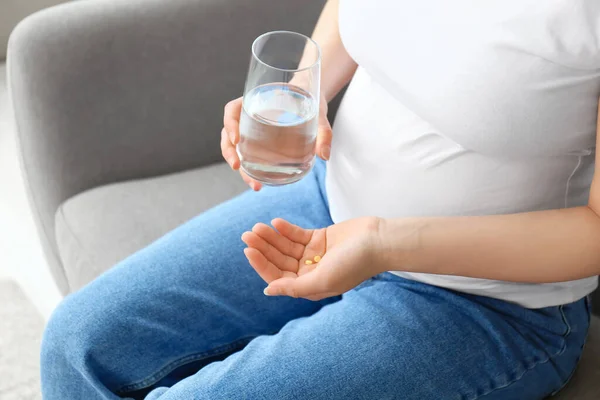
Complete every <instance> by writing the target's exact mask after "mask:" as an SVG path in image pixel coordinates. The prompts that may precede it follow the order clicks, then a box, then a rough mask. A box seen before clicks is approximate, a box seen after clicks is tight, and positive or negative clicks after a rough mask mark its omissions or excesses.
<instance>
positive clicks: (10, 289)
mask: <svg viewBox="0 0 600 400" xmlns="http://www.w3.org/2000/svg"><path fill="white" fill-rule="evenodd" d="M0 304H1V305H2V306H1V307H0V399H2V400H38V399H41V398H42V396H41V393H40V378H39V369H40V362H39V352H40V340H41V337H42V329H43V326H44V319H43V318H42V316H41V315H40V314H39V313H38V312H37V310H36V309H35V307H34V306H33V304H32V303H31V302H30V301H29V300H28V299H27V298H26V297H25V295H24V294H23V292H22V291H21V289H20V287H19V286H18V285H17V284H16V282H14V281H12V280H5V279H0Z"/></svg>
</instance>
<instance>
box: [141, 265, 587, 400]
mask: <svg viewBox="0 0 600 400" xmlns="http://www.w3.org/2000/svg"><path fill="white" fill-rule="evenodd" d="M572 307H573V311H572V312H570V314H572V315H571V316H570V317H569V318H571V317H572V318H571V319H572V321H571V322H566V320H565V319H564V316H565V315H566V313H565V312H564V310H561V309H559V308H558V307H554V308H552V309H544V310H527V309H523V308H521V307H519V306H516V305H510V304H507V303H505V302H501V301H496V300H491V299H484V298H477V297H475V296H468V295H462V294H458V293H455V292H451V291H448V290H445V289H440V288H436V287H432V286H428V285H425V284H421V283H417V282H411V281H406V280H403V279H402V278H397V277H389V276H384V277H383V278H382V277H379V278H376V279H373V280H371V281H368V282H367V283H366V284H363V285H362V286H360V287H359V288H358V289H356V290H353V291H351V292H349V293H348V294H346V295H344V297H343V299H342V300H341V301H339V302H336V303H334V304H330V305H327V306H325V307H323V308H322V309H321V310H320V311H318V312H317V313H315V314H313V315H312V316H310V317H306V318H300V319H296V320H294V321H291V322H289V323H288V324H286V325H285V327H284V328H283V329H282V330H281V331H280V332H279V333H277V334H276V335H272V336H261V337H258V338H256V339H254V340H253V341H252V342H250V344H249V345H248V346H246V347H245V348H244V349H243V350H241V351H239V352H237V353H235V354H234V355H232V356H230V357H228V358H227V359H225V360H224V361H220V362H215V363H212V364H210V365H208V366H206V367H205V368H203V369H202V370H200V371H199V372H198V373H197V374H196V375H194V376H192V377H189V378H187V379H185V380H183V381H181V382H179V383H178V384H177V385H175V386H173V387H171V388H159V389H156V390H155V391H153V392H152V393H151V394H150V395H149V397H148V398H147V399H152V400H155V399H160V400H182V399H213V400H219V399H232V398H235V399H252V400H259V399H275V398H277V399H286V400H287V399H290V400H291V399H313V400H320V399H322V400H328V399H403V400H406V399H418V400H428V399H432V400H437V399H498V400H500V399H502V400H511V399H515V400H517V399H518V400H523V399H542V398H544V397H545V396H546V395H548V394H550V393H552V391H554V390H556V389H558V388H559V387H560V386H561V385H562V383H564V381H565V380H566V379H567V378H568V376H569V373H570V371H571V370H572V369H573V368H574V366H575V363H576V360H577V355H578V354H579V352H580V347H581V344H582V343H583V338H584V337H585V331H586V329H587V325H586V324H587V322H586V321H587V314H586V310H585V305H584V304H583V303H582V302H578V303H576V304H575V305H573V306H572ZM567 349H568V350H567ZM573 349H574V350H573Z"/></svg>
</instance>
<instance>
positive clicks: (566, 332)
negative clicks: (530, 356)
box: [473, 305, 571, 400]
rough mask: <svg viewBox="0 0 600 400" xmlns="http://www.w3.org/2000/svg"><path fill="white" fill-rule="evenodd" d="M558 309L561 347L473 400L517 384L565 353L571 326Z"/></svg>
mask: <svg viewBox="0 0 600 400" xmlns="http://www.w3.org/2000/svg"><path fill="white" fill-rule="evenodd" d="M558 309H559V311H560V315H561V318H562V320H563V323H564V324H565V325H566V331H565V333H563V334H562V335H561V336H562V338H563V340H564V342H563V345H562V347H561V348H560V349H559V350H558V351H557V352H556V353H554V354H551V355H549V356H548V357H547V358H545V359H543V360H540V361H538V362H536V363H534V364H532V365H530V366H528V367H525V370H524V371H523V373H522V374H521V375H519V376H518V377H515V379H513V380H512V381H510V382H507V383H506V384H505V385H502V386H498V387H495V388H492V389H491V390H490V391H489V392H487V393H483V394H481V395H479V396H476V397H474V398H473V400H478V399H482V398H483V397H484V396H488V395H490V394H492V393H493V392H495V391H497V390H500V389H505V388H507V387H509V386H510V385H513V384H515V383H517V382H518V381H519V380H521V379H522V378H523V377H524V376H525V374H526V373H527V372H529V371H531V370H533V369H534V368H535V367H537V366H538V365H542V364H545V363H547V362H548V361H550V360H552V359H553V358H555V357H559V356H560V355H562V354H563V353H564V352H565V350H566V349H567V341H566V338H567V336H569V334H570V333H571V325H570V324H569V321H568V320H567V316H566V315H565V312H564V309H563V305H560V306H559V307H558Z"/></svg>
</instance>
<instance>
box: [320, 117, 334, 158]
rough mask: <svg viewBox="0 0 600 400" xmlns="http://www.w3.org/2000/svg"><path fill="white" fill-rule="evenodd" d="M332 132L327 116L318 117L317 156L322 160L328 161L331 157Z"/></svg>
mask: <svg viewBox="0 0 600 400" xmlns="http://www.w3.org/2000/svg"><path fill="white" fill-rule="evenodd" d="M332 138H333V132H332V130H331V124H330V123H329V120H328V119H327V114H326V113H325V114H321V115H319V130H318V132H317V154H318V155H319V157H321V158H322V159H323V160H325V161H327V160H329V157H330V155H331V140H332Z"/></svg>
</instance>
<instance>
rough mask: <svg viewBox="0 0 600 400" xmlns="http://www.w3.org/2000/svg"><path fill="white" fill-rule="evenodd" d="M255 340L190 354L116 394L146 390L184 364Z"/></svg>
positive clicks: (118, 390)
mask: <svg viewBox="0 0 600 400" xmlns="http://www.w3.org/2000/svg"><path fill="white" fill-rule="evenodd" d="M254 338H255V336H252V337H245V338H242V339H238V340H236V341H235V342H231V343H228V344H226V345H223V346H221V347H217V348H214V349H211V350H209V351H204V352H201V353H193V354H189V355H187V356H184V357H181V358H179V359H177V360H175V361H172V362H170V363H169V364H167V365H165V366H164V367H162V368H161V369H160V370H158V372H155V373H154V374H152V375H150V376H149V377H148V378H145V379H143V380H141V381H139V382H136V383H131V384H127V385H125V386H121V387H120V388H119V389H117V390H116V393H117V394H123V393H127V392H132V391H135V390H140V389H144V388H146V387H148V386H150V385H152V384H154V383H156V382H158V381H159V380H161V379H162V378H164V377H165V376H167V375H168V374H169V373H170V372H172V371H173V370H175V369H176V368H179V367H181V366H182V365H184V364H187V363H190V362H194V361H198V360H202V359H203V358H209V357H214V356H217V355H219V354H224V353H227V352H228V351H231V350H233V349H235V348H237V347H239V346H240V345H242V344H243V343H245V342H250V341H251V340H252V339H254Z"/></svg>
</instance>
